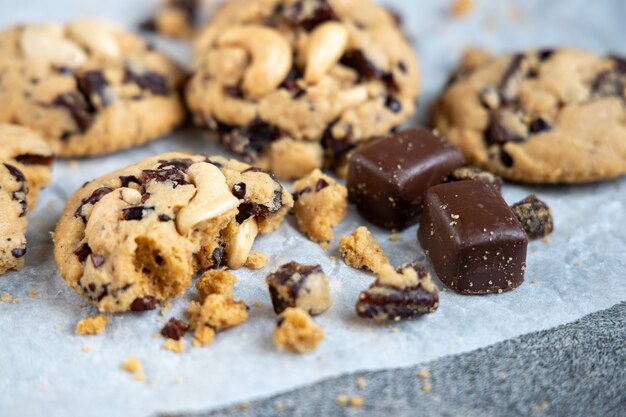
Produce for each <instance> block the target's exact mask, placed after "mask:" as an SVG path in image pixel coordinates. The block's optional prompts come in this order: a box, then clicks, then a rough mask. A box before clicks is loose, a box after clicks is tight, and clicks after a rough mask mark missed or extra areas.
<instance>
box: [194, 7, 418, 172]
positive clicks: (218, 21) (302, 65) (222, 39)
mask: <svg viewBox="0 0 626 417" xmlns="http://www.w3.org/2000/svg"><path fill="white" fill-rule="evenodd" d="M193 70H194V74H193V76H192V78H191V81H190V82H189V84H188V86H187V90H186V99H187V103H188V104H189V107H190V109H191V111H192V113H193V115H194V120H195V122H196V123H197V124H199V125H204V126H206V127H208V128H209V129H210V130H212V131H215V132H217V134H218V136H219V138H220V141H221V142H222V143H223V144H224V145H225V146H227V147H228V148H229V149H231V150H233V151H235V152H237V153H239V154H240V155H243V156H245V157H246V158H247V159H248V160H249V161H257V163H258V164H259V165H260V166H264V167H268V168H269V169H271V170H272V171H273V172H275V173H277V174H278V175H280V176H281V177H284V178H298V177H302V176H303V175H306V174H307V173H308V172H310V171H311V170H312V169H313V168H319V167H321V166H322V163H323V159H324V158H323V156H324V151H325V153H326V156H327V157H329V158H330V159H331V160H335V161H336V160H339V159H340V158H341V157H342V155H344V154H345V153H346V152H347V151H348V150H349V149H351V148H352V147H354V146H355V145H356V144H357V143H359V142H361V141H364V140H367V139H370V138H372V137H376V136H381V135H384V134H386V133H388V132H389V131H390V130H391V129H393V128H394V127H396V126H398V125H399V124H401V123H402V122H404V121H405V120H406V119H407V118H408V117H410V116H411V115H412V114H413V111H414V108H415V99H416V97H417V96H418V94H419V78H420V77H419V66H418V60H417V57H416V56H415V53H414V51H413V50H412V48H411V46H410V44H409V42H408V40H407V39H406V38H405V36H404V35H403V32H402V29H401V28H400V27H399V24H398V21H397V20H396V19H394V17H393V16H392V14H391V13H389V12H388V11H386V10H385V9H383V8H382V7H380V6H378V5H376V4H375V3H374V2H373V1H370V0H265V1H260V0H234V1H229V2H226V3H225V4H224V5H223V6H221V8H219V9H218V10H217V12H216V14H215V16H214V17H213V20H212V22H211V23H210V24H209V25H208V26H207V27H206V28H205V29H204V30H203V31H202V32H201V33H200V35H199V36H198V38H197V39H196V41H195V45H194V62H193ZM278 155H281V156H280V157H278ZM303 167H307V169H308V171H307V170H304V169H303ZM302 171H305V172H302Z"/></svg>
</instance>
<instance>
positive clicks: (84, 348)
mask: <svg viewBox="0 0 626 417" xmlns="http://www.w3.org/2000/svg"><path fill="white" fill-rule="evenodd" d="M83 352H85V353H91V346H87V345H85V346H83Z"/></svg>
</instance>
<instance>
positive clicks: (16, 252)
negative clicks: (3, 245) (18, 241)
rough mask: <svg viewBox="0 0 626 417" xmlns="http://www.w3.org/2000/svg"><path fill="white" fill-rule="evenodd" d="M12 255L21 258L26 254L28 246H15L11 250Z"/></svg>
mask: <svg viewBox="0 0 626 417" xmlns="http://www.w3.org/2000/svg"><path fill="white" fill-rule="evenodd" d="M11 255H12V256H13V257H14V258H21V257H23V256H24V255H26V246H24V247H23V248H15V249H12V250H11Z"/></svg>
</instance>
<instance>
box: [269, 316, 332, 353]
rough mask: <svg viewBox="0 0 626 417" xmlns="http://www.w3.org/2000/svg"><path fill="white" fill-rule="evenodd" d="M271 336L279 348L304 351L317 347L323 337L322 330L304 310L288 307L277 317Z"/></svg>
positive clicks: (296, 351)
mask: <svg viewBox="0 0 626 417" xmlns="http://www.w3.org/2000/svg"><path fill="white" fill-rule="evenodd" d="M273 337H274V343H275V344H276V346H277V347H279V348H280V349H285V350H287V351H290V352H294V353H306V352H309V351H311V350H313V349H315V348H317V346H318V345H319V344H320V342H321V341H322V339H323V338H324V330H322V328H321V327H320V326H319V325H318V324H316V323H315V322H314V321H313V319H312V318H311V316H310V315H309V314H307V312H306V311H304V310H302V309H300V308H293V307H288V308H287V309H285V311H283V312H282V314H281V315H280V316H279V317H278V320H277V322H276V328H275V329H274V332H273Z"/></svg>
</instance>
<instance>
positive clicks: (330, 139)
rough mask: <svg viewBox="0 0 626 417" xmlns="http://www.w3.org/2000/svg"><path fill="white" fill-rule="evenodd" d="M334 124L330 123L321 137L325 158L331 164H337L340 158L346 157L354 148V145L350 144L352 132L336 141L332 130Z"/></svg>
mask: <svg viewBox="0 0 626 417" xmlns="http://www.w3.org/2000/svg"><path fill="white" fill-rule="evenodd" d="M333 126H334V124H333V123H331V124H330V125H328V126H327V127H326V129H325V130H324V136H322V146H323V147H324V150H325V153H326V156H327V157H328V159H330V160H331V162H335V163H336V162H338V161H339V160H340V159H341V157H343V156H344V155H346V154H347V153H348V152H350V151H351V150H352V149H353V148H354V144H353V143H352V142H351V140H350V139H351V137H352V132H351V131H350V133H349V134H348V135H346V137H345V138H342V139H336V138H335V137H334V136H333V133H332V129H333Z"/></svg>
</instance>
